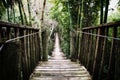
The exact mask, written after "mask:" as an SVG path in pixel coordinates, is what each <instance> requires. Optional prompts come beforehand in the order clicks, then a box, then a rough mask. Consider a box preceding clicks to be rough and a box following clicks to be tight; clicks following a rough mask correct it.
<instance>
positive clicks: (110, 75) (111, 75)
mask: <svg viewBox="0 0 120 80" xmlns="http://www.w3.org/2000/svg"><path fill="white" fill-rule="evenodd" d="M113 37H115V38H116V37H117V27H114V28H113ZM115 44H116V40H114V39H112V46H111V51H110V60H109V66H108V69H109V72H108V79H112V80H114V76H115V75H114V74H115V56H116V51H115V50H116V49H115Z"/></svg>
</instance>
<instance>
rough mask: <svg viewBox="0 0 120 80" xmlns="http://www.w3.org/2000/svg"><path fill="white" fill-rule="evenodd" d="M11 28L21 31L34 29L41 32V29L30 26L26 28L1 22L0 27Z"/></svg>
mask: <svg viewBox="0 0 120 80" xmlns="http://www.w3.org/2000/svg"><path fill="white" fill-rule="evenodd" d="M4 26H5V27H9V28H11V27H12V28H21V29H33V30H39V28H34V27H30V26H25V25H20V24H15V23H10V22H5V21H0V27H4Z"/></svg>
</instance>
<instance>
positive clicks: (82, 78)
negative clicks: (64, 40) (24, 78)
mask: <svg viewBox="0 0 120 80" xmlns="http://www.w3.org/2000/svg"><path fill="white" fill-rule="evenodd" d="M30 80H91V77H90V75H89V73H88V72H87V70H86V69H85V68H84V66H82V65H81V64H79V63H77V62H71V61H70V60H69V59H66V57H64V54H63V53H62V52H60V47H59V39H58V34H56V41H55V48H54V51H53V56H52V57H50V59H49V60H48V61H47V62H39V65H38V66H37V67H36V69H35V70H34V72H33V74H32V75H31V78H30Z"/></svg>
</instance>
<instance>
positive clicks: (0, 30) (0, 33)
mask: <svg viewBox="0 0 120 80" xmlns="http://www.w3.org/2000/svg"><path fill="white" fill-rule="evenodd" d="M1 42H2V27H1V26H0V43H1Z"/></svg>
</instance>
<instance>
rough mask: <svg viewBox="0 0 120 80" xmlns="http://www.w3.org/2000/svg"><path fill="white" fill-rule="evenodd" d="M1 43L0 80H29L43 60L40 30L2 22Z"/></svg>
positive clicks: (0, 29)
mask: <svg viewBox="0 0 120 80" xmlns="http://www.w3.org/2000/svg"><path fill="white" fill-rule="evenodd" d="M0 43H2V44H3V45H1V47H0V65H2V66H0V69H2V70H1V73H0V75H1V76H0V80H8V79H10V80H29V77H30V75H31V73H32V72H33V70H34V68H35V67H36V65H37V63H38V62H39V61H40V60H41V53H40V51H41V48H40V36H39V28H33V27H29V26H22V25H19V24H14V23H10V22H4V21H0ZM11 55H12V56H11ZM6 56H7V57H6ZM3 63H6V64H3ZM9 67H10V68H9ZM11 71H13V72H11ZM3 73H4V74H3ZM7 75H9V76H7ZM6 76H7V77H6Z"/></svg>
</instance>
